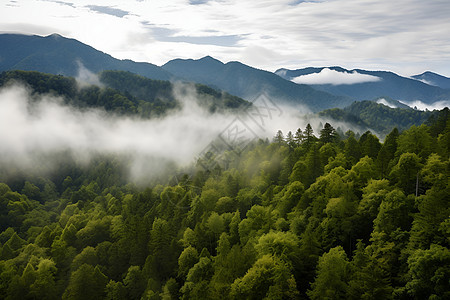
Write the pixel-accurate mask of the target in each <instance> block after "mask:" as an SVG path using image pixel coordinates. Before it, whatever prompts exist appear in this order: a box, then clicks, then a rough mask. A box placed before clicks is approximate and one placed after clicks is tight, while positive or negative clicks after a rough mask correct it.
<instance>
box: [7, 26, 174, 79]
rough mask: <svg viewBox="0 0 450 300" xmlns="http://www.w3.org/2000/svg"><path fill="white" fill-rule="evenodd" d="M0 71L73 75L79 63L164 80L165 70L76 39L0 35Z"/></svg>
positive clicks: (87, 66) (89, 67)
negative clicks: (116, 55) (112, 54)
mask: <svg viewBox="0 0 450 300" xmlns="http://www.w3.org/2000/svg"><path fill="white" fill-rule="evenodd" d="M0 45H2V46H1V47H0V71H7V70H24V71H39V72H44V73H50V74H61V75H66V76H77V75H78V72H79V69H80V65H83V66H84V67H85V68H86V69H88V70H89V71H91V72H94V73H98V72H100V71H103V70H123V71H130V72H133V73H136V74H139V75H142V76H145V77H148V78H152V79H161V80H167V79H169V78H170V77H172V76H171V74H169V73H168V72H167V71H165V70H163V69H161V68H160V67H158V66H156V65H153V64H150V63H143V62H141V63H138V62H133V61H131V60H119V59H115V58H114V57H112V56H111V55H108V54H106V53H103V52H101V51H98V50H96V49H94V48H92V47H90V46H88V45H85V44H83V43H81V42H79V41H77V40H74V39H69V38H65V37H62V36H60V35H58V34H52V35H49V36H45V37H42V36H36V35H32V36H30V35H21V34H0Z"/></svg>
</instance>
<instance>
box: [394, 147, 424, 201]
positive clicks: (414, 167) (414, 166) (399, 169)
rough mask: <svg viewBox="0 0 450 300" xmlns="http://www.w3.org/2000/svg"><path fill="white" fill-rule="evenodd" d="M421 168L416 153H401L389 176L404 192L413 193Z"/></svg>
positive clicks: (416, 186)
mask: <svg viewBox="0 0 450 300" xmlns="http://www.w3.org/2000/svg"><path fill="white" fill-rule="evenodd" d="M421 168H422V163H421V162H420V157H419V156H418V155H417V154H415V153H403V154H402V155H401V156H400V158H399V160H398V163H397V165H395V166H394V167H393V168H392V171H391V173H390V174H389V176H390V178H391V180H392V181H393V182H396V183H397V186H398V187H400V188H401V189H402V190H403V191H404V192H405V194H407V195H409V194H415V193H416V190H417V188H418V184H419V178H418V176H419V171H420V169H421Z"/></svg>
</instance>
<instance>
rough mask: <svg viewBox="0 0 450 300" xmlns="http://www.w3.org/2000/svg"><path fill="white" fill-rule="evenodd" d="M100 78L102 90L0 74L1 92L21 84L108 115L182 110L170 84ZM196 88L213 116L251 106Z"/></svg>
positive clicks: (106, 74) (126, 75) (116, 75)
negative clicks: (220, 112)
mask: <svg viewBox="0 0 450 300" xmlns="http://www.w3.org/2000/svg"><path fill="white" fill-rule="evenodd" d="M99 78H100V81H101V82H100V84H99V86H97V85H83V86H80V85H79V84H78V83H77V80H75V79H74V78H73V77H67V76H62V75H53V74H46V73H41V72H37V71H18V70H16V71H4V72H1V73H0V88H1V87H4V86H8V85H9V84H10V83H11V82H20V83H22V84H24V85H26V86H28V87H30V89H29V90H30V91H32V94H33V95H45V94H51V95H56V96H60V97H61V98H62V99H64V102H65V104H67V105H69V106H74V107H81V108H86V107H91V108H102V109H104V110H105V111H107V112H114V113H117V114H126V115H138V116H140V117H142V118H150V117H155V116H161V115H164V114H165V113H166V112H168V111H169V110H171V109H177V108H180V102H179V99H178V98H176V97H175V96H174V93H173V89H174V85H173V83H171V82H170V81H164V80H153V79H149V78H146V77H143V76H140V75H136V74H133V73H131V72H126V71H103V72H101V73H100V75H99ZM187 86H188V87H191V86H190V85H187ZM192 88H193V90H195V93H196V95H197V97H196V100H197V103H198V104H199V106H201V107H203V108H205V110H207V111H209V112H211V113H214V112H219V111H229V110H234V111H237V112H240V111H241V110H242V107H247V106H248V105H250V104H249V103H248V102H247V101H245V100H243V99H241V98H238V97H235V96H232V95H229V94H227V93H223V92H220V91H217V90H214V89H212V88H210V87H208V86H205V85H201V84H196V85H193V86H192ZM187 92H188V91H187V90H186V91H184V90H183V89H179V91H178V92H177V93H178V94H179V95H180V96H183V95H184V94H185V93H187ZM34 98H35V97H33V99H34ZM37 98H39V97H37Z"/></svg>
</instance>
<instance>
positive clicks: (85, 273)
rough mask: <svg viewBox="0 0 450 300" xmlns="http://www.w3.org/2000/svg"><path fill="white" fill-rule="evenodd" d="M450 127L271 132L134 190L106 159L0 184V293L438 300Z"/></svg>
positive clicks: (445, 258) (444, 256)
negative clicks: (382, 133) (214, 160)
mask: <svg viewBox="0 0 450 300" xmlns="http://www.w3.org/2000/svg"><path fill="white" fill-rule="evenodd" d="M28 75H30V76H31V75H36V74H32V73H30V74H28ZM43 78H47V77H45V76H44V77H43ZM48 78H51V77H48ZM56 79H58V78H56ZM59 79H61V80H62V78H59ZM69 90H70V89H69ZM73 93H75V94H77V93H78V92H77V91H73ZM437 120H438V122H441V123H442V122H443V121H442V119H441V118H438V119H437ZM447 122H448V121H447ZM431 129H432V130H434V131H435V132H430V130H431ZM448 130H449V126H447V125H446V126H445V127H444V126H441V125H440V126H435V124H434V123H429V124H428V125H421V126H419V127H414V126H413V127H411V128H410V129H408V130H405V131H403V132H398V131H397V130H392V132H391V134H389V135H388V137H387V138H386V139H385V141H384V142H383V143H381V142H380V141H379V140H378V138H377V137H376V136H375V135H373V134H372V133H370V132H366V133H364V134H363V135H362V136H361V137H360V138H358V137H357V136H355V135H354V134H353V133H352V132H349V133H348V135H346V136H338V135H337V134H336V132H334V131H333V127H332V125H331V124H328V125H325V127H324V129H323V130H322V131H320V138H317V137H316V136H315V135H314V132H313V131H312V128H311V126H308V127H307V128H304V129H300V130H298V129H295V130H293V132H296V134H295V135H292V134H287V135H286V137H284V135H283V133H282V132H281V131H280V132H279V133H277V135H276V139H275V141H274V142H272V143H269V142H264V141H255V142H253V143H251V144H249V145H248V146H247V147H246V148H245V150H244V151H242V153H241V155H240V157H239V161H234V160H230V161H229V162H228V164H226V167H218V168H216V169H214V170H205V169H203V168H202V166H201V165H200V164H198V165H195V166H192V169H190V170H189V172H187V173H186V176H184V179H183V180H180V181H179V182H176V183H174V182H170V181H165V179H164V178H161V179H160V180H159V182H155V183H150V184H148V185H147V186H145V187H137V186H134V185H133V184H130V183H128V182H127V180H126V178H125V177H124V176H125V175H123V174H121V171H120V170H121V164H120V163H118V162H117V159H115V158H114V157H113V158H111V157H98V158H97V159H96V160H94V161H93V164H92V165H91V166H89V167H85V168H80V167H77V166H75V165H70V163H68V165H69V167H64V168H61V169H60V170H58V171H55V173H54V174H51V175H49V176H48V177H45V178H44V177H39V178H36V177H34V176H31V175H30V176H27V175H23V178H15V179H14V180H9V181H6V180H5V182H2V183H0V226H1V227H0V231H1V233H0V278H1V280H0V298H2V299H16V298H17V299H61V298H63V299H103V298H107V299H141V298H143V299H146V298H151V299H161V298H162V299H177V298H183V299H302V298H308V297H309V298H311V299H340V298H342V299H390V298H402V299H403V298H405V299H406V298H413V299H427V298H432V299H446V298H448V297H449V294H448V291H449V285H448V278H449V274H450V271H449V267H448V266H449V263H450V258H449V246H450V245H449V243H450V241H449V238H448V237H449V233H450V222H449V220H448V216H449V214H450V207H449V202H448V195H449V194H450V190H449V189H450V186H449V166H450V163H449V160H448V155H449V148H448V145H447V147H445V146H444V147H443V145H445V144H444V143H441V142H439V140H441V141H442V140H443V139H444V138H443V137H444V136H445V135H448ZM227 154H230V153H227ZM225 156H226V155H225ZM0 172H1V171H0ZM99 174H100V175H102V176H100V175H99ZM112 174H116V175H117V176H112ZM188 174H190V175H188ZM0 175H1V174H0ZM102 178H103V179H102ZM104 178H109V179H107V180H106V179H104ZM170 197H178V198H179V199H177V201H174V202H172V201H169V200H168V199H171V198H170ZM174 203H183V204H184V205H183V206H179V205H175V204H174Z"/></svg>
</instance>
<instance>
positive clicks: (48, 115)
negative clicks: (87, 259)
mask: <svg viewBox="0 0 450 300" xmlns="http://www.w3.org/2000/svg"><path fill="white" fill-rule="evenodd" d="M173 93H174V96H175V98H176V99H178V101H179V102H180V103H181V106H182V108H181V109H180V110H177V111H174V112H172V113H170V114H168V115H167V116H165V117H164V118H155V119H141V118H138V117H129V116H128V117H125V116H117V115H113V114H110V113H109V114H108V113H106V112H105V111H103V110H99V109H78V108H74V107H72V106H68V105H66V104H64V103H63V100H62V99H60V98H58V97H54V96H50V95H40V96H31V91H30V90H28V89H27V88H25V87H23V86H17V85H13V86H8V87H4V88H2V89H0V141H1V143H0V166H3V170H4V171H5V168H6V170H8V169H9V168H10V169H20V170H22V171H25V172H28V173H29V174H33V173H36V172H38V173H39V172H51V171H53V170H55V169H56V168H57V167H58V164H59V163H60V162H61V159H64V157H66V156H67V155H68V157H70V159H71V160H73V161H75V162H76V163H78V164H81V165H88V164H89V163H90V162H91V161H92V159H93V158H95V157H96V156H97V155H115V156H118V157H119V158H120V157H122V158H125V159H126V160H127V165H128V166H129V169H128V173H129V179H130V180H134V181H136V182H142V178H144V179H145V180H147V179H149V178H151V177H154V176H158V175H159V174H160V173H162V172H165V171H166V170H167V168H168V166H180V167H182V166H189V165H192V163H194V162H195V161H196V159H197V158H199V157H200V156H201V155H202V153H205V149H206V150H208V147H209V145H211V142H214V141H217V140H221V141H222V142H225V143H229V145H231V144H232V143H233V142H235V143H240V146H245V143H247V142H248V140H251V139H258V138H269V139H271V138H272V137H273V136H274V135H275V133H276V132H277V130H279V129H281V130H282V131H283V132H284V134H286V133H287V132H288V131H289V130H291V131H292V132H295V130H296V129H297V128H302V129H304V128H305V127H306V124H307V123H311V125H312V126H313V128H314V129H315V130H316V132H318V131H319V130H320V129H321V128H320V123H321V122H325V121H326V120H321V119H319V118H317V117H314V116H312V115H309V117H308V115H305V114H303V113H302V112H301V111H299V110H298V109H293V108H292V107H282V106H276V105H275V106H273V104H274V103H275V102H270V100H268V101H266V103H265V104H264V105H263V104H262V102H261V103H256V102H255V104H254V105H253V108H252V109H250V110H248V111H241V112H240V113H239V112H235V113H220V114H219V113H215V114H211V113H210V112H208V111H207V110H206V109H204V108H202V107H200V106H199V105H198V104H197V101H196V94H195V92H194V89H193V88H192V89H191V88H190V87H189V86H178V85H175V88H174V91H173ZM258 101H259V100H258ZM269 102H270V103H269ZM266 104H267V105H266ZM271 105H272V107H271ZM257 106H259V108H257ZM331 123H332V125H333V126H335V128H337V127H338V126H341V128H342V129H343V130H347V129H350V127H349V126H347V125H346V124H344V123H336V122H333V121H331Z"/></svg>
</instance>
